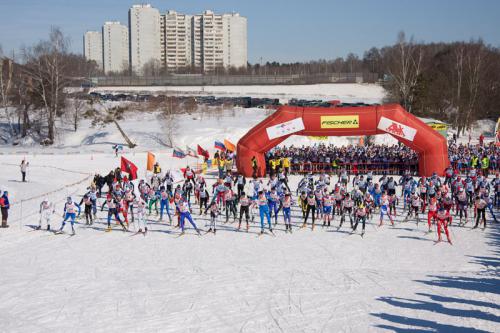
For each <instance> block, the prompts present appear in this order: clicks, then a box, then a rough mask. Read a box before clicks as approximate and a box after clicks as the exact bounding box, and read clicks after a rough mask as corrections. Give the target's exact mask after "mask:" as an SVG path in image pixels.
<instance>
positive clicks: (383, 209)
mask: <svg viewBox="0 0 500 333" xmlns="http://www.w3.org/2000/svg"><path fill="white" fill-rule="evenodd" d="M393 194H395V193H393ZM366 210H367V211H368V207H366ZM417 214H418V213H417ZM384 215H387V217H388V218H389V221H390V222H391V224H392V225H393V226H394V221H393V220H392V216H391V213H390V212H389V198H388V196H387V194H386V193H385V192H384V194H382V198H381V199H380V223H379V225H378V226H379V227H381V226H382V224H383V223H384Z"/></svg>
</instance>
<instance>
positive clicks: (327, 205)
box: [316, 192, 342, 227]
mask: <svg viewBox="0 0 500 333" xmlns="http://www.w3.org/2000/svg"><path fill="white" fill-rule="evenodd" d="M317 198H318V195H316V199H317ZM333 200H334V199H333V197H332V196H331V195H330V194H328V192H327V193H326V195H324V196H323V195H321V207H323V227H324V226H328V227H329V226H330V223H331V219H332V208H333ZM317 203H318V201H316V204H317ZM341 224H342V222H341Z"/></svg>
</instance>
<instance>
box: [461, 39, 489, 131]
mask: <svg viewBox="0 0 500 333" xmlns="http://www.w3.org/2000/svg"><path fill="white" fill-rule="evenodd" d="M465 61H466V69H467V75H466V86H467V92H468V100H467V104H466V110H465V117H464V118H465V119H464V123H463V126H464V127H466V128H469V127H470V125H471V120H472V119H471V115H472V113H473V112H474V111H475V110H476V104H477V100H478V95H479V87H480V83H481V74H482V73H481V70H482V66H483V61H484V45H483V43H482V42H480V43H477V44H473V45H471V47H470V48H469V52H467V55H466V58H465Z"/></svg>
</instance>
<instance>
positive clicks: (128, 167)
mask: <svg viewBox="0 0 500 333" xmlns="http://www.w3.org/2000/svg"><path fill="white" fill-rule="evenodd" d="M121 162H122V163H121V169H122V171H123V172H126V173H128V174H129V179H130V180H134V179H137V166H136V165H135V164H134V163H132V162H130V161H129V160H127V159H126V158H125V157H123V156H122V161H121Z"/></svg>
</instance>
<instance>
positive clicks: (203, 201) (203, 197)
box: [197, 182, 210, 215]
mask: <svg viewBox="0 0 500 333" xmlns="http://www.w3.org/2000/svg"><path fill="white" fill-rule="evenodd" d="M197 184H199V185H200V187H199V194H198V197H199V202H200V215H201V213H202V211H203V207H205V214H206V211H207V210H208V200H209V199H210V194H209V193H208V190H207V186H206V183H205V182H203V183H197Z"/></svg>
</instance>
